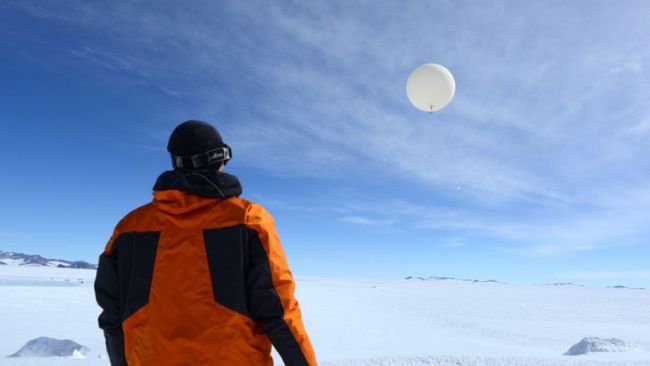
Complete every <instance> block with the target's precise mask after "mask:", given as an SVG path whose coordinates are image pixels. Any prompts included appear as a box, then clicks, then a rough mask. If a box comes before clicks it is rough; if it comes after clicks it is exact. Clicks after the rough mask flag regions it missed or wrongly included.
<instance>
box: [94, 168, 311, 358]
mask: <svg viewBox="0 0 650 366" xmlns="http://www.w3.org/2000/svg"><path fill="white" fill-rule="evenodd" d="M240 194H241V185H240V184H239V181H238V180H237V178H236V177H234V176H232V175H229V174H226V173H221V172H218V171H201V172H191V171H179V170H177V171H168V172H165V173H163V174H162V175H161V176H160V177H159V178H158V181H157V182H156V185H155V187H154V199H153V201H152V202H151V203H149V204H147V205H145V206H142V207H140V208H138V209H136V210H134V211H133V212H131V213H129V214H128V215H127V216H126V217H125V218H124V219H122V220H121V221H120V223H119V224H118V225H117V227H116V229H115V232H114V234H113V236H112V237H111V238H110V240H109V242H108V244H107V245H106V249H105V251H104V252H103V254H101V256H100V258H99V268H98V271H97V278H96V280H95V294H96V298H97V302H98V304H99V305H100V306H101V308H102V310H103V311H102V313H101V315H100V316H99V326H100V328H102V329H103V330H104V335H105V338H106V347H107V350H108V355H109V358H110V361H111V364H112V365H113V366H115V365H119V366H122V365H129V366H141V365H143V366H166V365H169V366H176V365H224V366H228V365H238V366H245V365H272V364H273V359H272V358H271V345H273V346H274V347H275V349H276V350H277V351H278V353H279V354H280V356H281V357H282V359H283V361H284V363H285V365H287V366H299V365H300V366H302V365H307V366H315V365H316V357H315V355H314V351H313V349H312V346H311V343H310V341H309V337H308V336H307V333H306V331H305V328H304V325H303V322H302V317H301V313H300V308H299V307H298V301H296V299H295V297H294V287H295V285H294V280H293V277H292V274H291V271H290V270H289V267H288V265H287V260H286V258H285V254H284V251H283V249H282V246H281V244H280V240H279V239H278V235H277V233H276V231H275V225H274V223H273V218H272V217H271V215H270V214H269V213H268V212H266V211H265V210H264V209H263V208H262V207H261V206H260V205H258V204H255V203H253V202H250V201H247V200H245V199H242V198H239V195H240Z"/></svg>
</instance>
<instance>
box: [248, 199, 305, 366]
mask: <svg viewBox="0 0 650 366" xmlns="http://www.w3.org/2000/svg"><path fill="white" fill-rule="evenodd" d="M246 227H247V240H248V245H249V251H250V258H249V260H250V262H249V263H250V264H249V270H248V276H247V280H246V286H247V296H248V306H249V311H250V312H251V314H252V316H253V319H254V320H255V321H256V322H258V323H259V324H260V325H261V326H262V328H263V329H264V331H265V332H266V334H267V336H268V337H269V339H270V340H271V343H273V346H274V347H275V349H276V350H277V351H278V353H279V354H280V356H281V357H282V360H283V361H284V364H285V365H286V366H316V365H317V363H316V355H315V354H314V350H313V348H312V346H311V342H310V341H309V337H308V336H307V332H306V331H305V327H304V325H303V322H302V316H301V312H300V307H299V306H298V301H297V300H296V298H295V297H294V288H295V283H294V280H293V276H292V274H291V271H290V270H289V266H288V264H287V260H286V257H285V254H284V250H283V249H282V244H281V243H280V240H279V238H278V235H277V233H276V230H275V224H274V222H273V218H272V217H271V215H270V214H269V213H268V212H266V211H265V210H264V209H263V208H262V207H261V206H258V205H255V204H253V205H252V206H251V207H249V209H248V211H247V214H246Z"/></svg>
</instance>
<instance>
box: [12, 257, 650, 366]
mask: <svg viewBox="0 0 650 366" xmlns="http://www.w3.org/2000/svg"><path fill="white" fill-rule="evenodd" d="M94 276H95V271H94V270H86V269H68V268H52V267H25V266H14V265H7V266H4V265H3V266H0V365H9V366H14V365H15V366H25V365H30V366H31V365H34V366H40V365H49V366H72V365H74V366H95V365H97V366H100V365H101V366H107V365H108V364H109V363H108V361H107V360H106V353H105V350H104V344H103V338H102V334H101V332H100V331H99V330H98V328H97V325H96V324H97V322H96V318H97V315H98V313H99V308H98V307H97V305H95V301H94V295H93V288H92V282H93V280H94ZM297 282H298V285H297V286H298V289H297V297H298V299H299V301H300V303H301V307H302V309H303V316H304V319H305V324H306V326H307V330H308V331H309V333H310V336H311V338H312V343H313V344H314V348H315V349H316V352H317V355H318V358H319V360H320V363H321V365H326V366H327V365H330V366H353V365H354V366H360V365H363V366H371V365H372V366H379V365H381V366H405V365H408V366H414V365H435V366H447V365H453V366H461V365H462V366H497V365H498V366H510V365H529V366H556V365H558V366H560V365H567V366H569V365H570V366H591V365H594V366H605V365H612V366H614V365H634V366H642V365H643V366H648V365H650V291H648V290H630V289H608V288H589V287H577V286H575V287H574V286H566V287H556V286H543V285H507V284H498V283H471V282H464V281H454V280H429V281H421V280H417V279H412V280H404V279H391V280H367V279H363V280H360V279H326V278H298V280H297ZM41 336H46V337H52V338H60V339H71V340H73V341H75V342H77V343H79V344H81V345H84V346H86V347H88V348H90V352H89V353H88V354H87V358H86V359H73V358H5V356H8V355H10V354H13V353H14V352H16V351H17V350H18V349H20V348H21V347H22V346H23V345H25V343H27V341H29V340H31V339H34V338H38V337H41ZM585 337H600V338H619V339H622V340H625V341H626V342H630V343H633V344H635V345H638V346H639V347H640V348H639V349H635V350H630V352H616V353H590V354H587V355H583V356H564V355H563V354H564V353H565V352H567V350H569V349H570V348H571V347H572V346H573V345H575V344H576V343H578V342H580V341H581V340H582V339H583V338H585ZM277 363H278V364H281V362H279V360H278V362H277Z"/></svg>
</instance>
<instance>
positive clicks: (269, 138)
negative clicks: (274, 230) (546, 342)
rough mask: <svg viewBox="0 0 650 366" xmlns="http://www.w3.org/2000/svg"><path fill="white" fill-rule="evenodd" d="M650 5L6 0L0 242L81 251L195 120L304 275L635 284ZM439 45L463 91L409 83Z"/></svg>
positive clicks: (1, 55)
mask: <svg viewBox="0 0 650 366" xmlns="http://www.w3.org/2000/svg"><path fill="white" fill-rule="evenodd" d="M647 19H650V4H648V3H647V2H644V1H637V2H634V1H626V2H624V3H620V2H619V3H614V2H610V1H571V2H566V1H544V2H535V3H533V2H520V1H491V2H475V1H400V2H395V1H393V2H377V1H309V2H301V1H295V2H266V1H247V2H241V1H222V2H212V1H205V2H192V4H191V5H188V4H184V3H182V2H171V1H169V2H166V1H151V2H147V1H137V2H135V1H113V2H105V3H102V4H100V3H98V2H97V3H91V2H85V1H66V2H57V1H51V2H50V1H46V2H38V3H36V2H29V1H15V2H12V1H10V2H8V3H7V2H5V3H3V4H2V5H0V73H1V80H2V87H1V88H0V101H1V102H0V113H1V114H0V116H1V117H0V121H1V122H0V123H2V130H1V131H2V133H1V134H0V153H1V154H2V159H3V161H4V162H5V166H4V169H3V171H4V173H3V179H2V180H0V189H1V191H2V192H3V196H4V197H3V199H2V210H0V248H2V249H5V250H14V251H23V252H28V253H39V254H43V255H46V256H49V257H63V258H69V259H85V260H89V261H96V256H97V254H98V253H99V252H100V251H101V249H102V247H103V245H104V244H105V242H106V240H107V238H108V236H109V235H110V233H111V231H112V229H113V226H114V225H115V223H116V222H117V221H118V220H119V219H120V218H121V217H122V216H123V215H124V214H125V213H127V212H128V211H130V210H131V209H132V208H134V207H136V206H139V205H141V204H144V203H146V202H147V201H148V200H150V198H151V197H150V194H151V192H150V190H151V187H152V185H153V183H154V181H155V179H156V177H157V175H158V174H159V173H160V172H162V171H163V170H165V169H168V166H169V158H168V156H167V153H166V151H165V145H166V140H167V137H168V135H169V133H170V132H171V130H172V129H173V127H174V126H175V125H176V124H178V123H180V122H182V121H184V120H186V119H190V118H194V119H204V120H207V121H210V122H212V123H214V124H215V125H216V126H217V128H218V129H219V130H220V131H221V132H222V135H223V136H224V139H225V140H226V142H228V143H229V144H230V145H231V146H232V147H233V150H234V159H233V161H232V163H231V164H229V166H228V169H229V172H230V173H233V174H235V175H237V176H238V177H239V178H240V179H241V181H242V182H243V186H244V197H246V198H249V199H252V200H255V201H258V202H260V203H262V204H264V205H265V206H266V207H267V209H268V210H269V211H271V213H272V214H273V215H274V216H275V218H276V222H277V223H278V230H279V232H280V235H281V238H282V240H283V242H284V246H285V250H286V251H287V253H288V256H289V262H290V264H291V266H292V268H293V270H294V272H295V273H297V274H299V275H316V276H337V277H403V276H407V275H416V276H428V275H439V276H443V275H447V276H461V277H475V278H482V279H488V278H490V279H491V278H494V279H499V280H503V281H510V282H535V283H541V282H563V281H574V282H579V283H585V284H594V285H616V284H627V285H632V286H650V264H649V263H650V262H649V261H648V258H649V257H650V242H649V239H648V237H649V234H650V225H649V224H650V210H649V209H648V208H649V207H650V158H649V156H650V144H649V143H648V142H649V141H650V103H648V101H649V100H650V90H649V88H648V85H650V76H649V70H648V67H649V62H650V51H649V50H648V48H647V40H648V39H650V25H648V23H647V21H646V20H647ZM427 62H434V63H439V64H442V65H445V66H446V67H447V68H449V69H450V70H451V71H452V73H453V74H454V76H455V78H456V86H457V89H456V96H455V99H454V100H453V101H452V103H451V104H450V105H449V106H448V107H447V108H446V109H444V110H442V111H440V112H437V113H433V114H427V113H422V112H420V111H418V110H416V109H415V108H414V107H412V106H411V105H409V103H408V99H407V98H406V95H405V90H404V87H405V81H406V78H407V77H408V74H409V73H410V71H411V70H412V69H414V68H415V67H417V66H418V65H420V64H423V63H427Z"/></svg>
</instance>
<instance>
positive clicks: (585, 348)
mask: <svg viewBox="0 0 650 366" xmlns="http://www.w3.org/2000/svg"><path fill="white" fill-rule="evenodd" d="M641 350H642V349H641V347H640V346H638V345H636V344H634V343H630V342H626V341H624V340H622V339H617V338H609V339H603V338H598V337H587V338H584V339H583V340H581V341H580V342H578V343H577V344H575V345H574V346H573V347H571V349H569V350H568V351H567V352H566V353H565V355H566V356H576V355H586V354H587V353H592V352H629V351H641Z"/></svg>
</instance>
